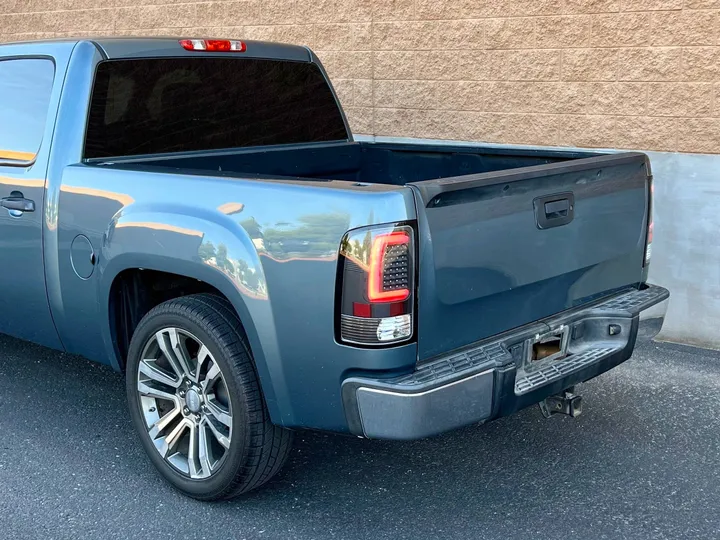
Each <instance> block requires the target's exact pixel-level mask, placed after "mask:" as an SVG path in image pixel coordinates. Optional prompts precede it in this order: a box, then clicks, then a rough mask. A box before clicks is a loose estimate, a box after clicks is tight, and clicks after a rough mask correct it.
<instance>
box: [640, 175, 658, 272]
mask: <svg viewBox="0 0 720 540" xmlns="http://www.w3.org/2000/svg"><path fill="white" fill-rule="evenodd" d="M648 185H649V189H648V226H647V237H646V241H645V262H644V264H643V266H647V265H648V264H650V257H651V256H652V241H653V229H654V228H655V223H654V222H653V198H654V197H655V184H654V183H653V178H652V176H650V177H648Z"/></svg>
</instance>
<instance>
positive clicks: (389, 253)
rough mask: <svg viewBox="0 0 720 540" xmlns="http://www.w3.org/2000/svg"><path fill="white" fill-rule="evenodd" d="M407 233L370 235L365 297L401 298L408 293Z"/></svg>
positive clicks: (379, 300)
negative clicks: (371, 236) (368, 268)
mask: <svg viewBox="0 0 720 540" xmlns="http://www.w3.org/2000/svg"><path fill="white" fill-rule="evenodd" d="M409 256H410V235H409V234H408V233H407V232H406V231H397V232H391V233H387V234H379V235H377V236H376V237H375V238H374V239H373V245H372V251H371V253H370V272H369V276H368V289H367V295H368V300H370V301H371V302H375V303H377V302H401V301H402V300H406V299H407V297H408V296H410V290H409V289H408V286H409V276H408V268H409V260H408V258H409Z"/></svg>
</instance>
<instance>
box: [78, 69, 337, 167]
mask: <svg viewBox="0 0 720 540" xmlns="http://www.w3.org/2000/svg"><path fill="white" fill-rule="evenodd" d="M347 137H348V134H347V131H346V129H345V124H344V122H343V119H342V115H341V113H340V110H339V108H338V106H337V104H336V102H335V99H334V97H333V95H332V92H331V91H330V87H329V85H328V84H327V82H326V81H325V78H324V77H323V75H322V73H321V71H320V69H319V68H318V66H317V65H315V64H311V63H306V62H289V61H280V60H258V59H249V58H246V59H236V58H233V59H225V58H208V57H203V58H162V59H141V60H116V61H109V62H103V63H101V64H100V65H99V66H98V70H97V75H96V77H95V88H94V90H93V97H92V103H91V106H90V117H89V123H88V130H87V138H86V143H85V157H86V158H98V157H111V156H130V155H138V154H156V153H167V152H188V151H202V150H217V149H224V148H237V147H246V146H265V145H275V144H293V143H305V142H320V141H337V140H345V139H347Z"/></svg>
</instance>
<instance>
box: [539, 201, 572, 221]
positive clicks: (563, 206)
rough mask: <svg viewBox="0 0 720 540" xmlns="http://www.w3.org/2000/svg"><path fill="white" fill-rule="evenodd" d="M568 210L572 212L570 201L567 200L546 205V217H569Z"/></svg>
mask: <svg viewBox="0 0 720 540" xmlns="http://www.w3.org/2000/svg"><path fill="white" fill-rule="evenodd" d="M568 210H570V201H569V200H567V199H562V200H560V201H553V202H546V203H545V217H546V218H548V219H557V218H561V217H567V214H568Z"/></svg>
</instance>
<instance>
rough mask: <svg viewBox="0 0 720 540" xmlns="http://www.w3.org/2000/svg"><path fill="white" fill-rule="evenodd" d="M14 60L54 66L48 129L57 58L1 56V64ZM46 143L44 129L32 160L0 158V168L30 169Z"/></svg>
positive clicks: (46, 114)
mask: <svg viewBox="0 0 720 540" xmlns="http://www.w3.org/2000/svg"><path fill="white" fill-rule="evenodd" d="M13 60H48V61H50V63H51V64H52V68H53V76H52V85H51V86H50V94H49V95H48V103H47V111H46V112H45V128H47V124H48V118H49V116H50V108H51V105H52V96H53V91H54V90H55V85H56V84H57V72H58V70H57V63H56V62H55V58H54V57H52V56H50V55H46V54H17V55H12V56H0V63H2V62H12V61H13ZM44 142H45V129H43V131H42V134H41V137H40V144H39V145H38V148H37V150H36V151H35V155H34V156H33V157H32V159H29V160H17V159H7V158H2V157H0V167H16V168H29V167H32V166H33V165H35V163H36V162H37V159H38V155H39V154H40V152H41V150H42V148H43V144H44Z"/></svg>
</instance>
